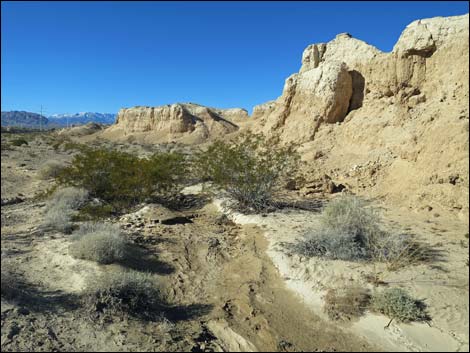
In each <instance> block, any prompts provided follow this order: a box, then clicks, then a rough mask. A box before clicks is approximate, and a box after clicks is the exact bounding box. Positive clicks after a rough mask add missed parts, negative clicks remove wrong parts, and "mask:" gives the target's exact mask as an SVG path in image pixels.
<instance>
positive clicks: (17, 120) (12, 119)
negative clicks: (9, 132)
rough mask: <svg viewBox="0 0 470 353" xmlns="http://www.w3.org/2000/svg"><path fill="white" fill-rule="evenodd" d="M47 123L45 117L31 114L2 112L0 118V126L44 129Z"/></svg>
mask: <svg viewBox="0 0 470 353" xmlns="http://www.w3.org/2000/svg"><path fill="white" fill-rule="evenodd" d="M48 123H49V120H48V119H47V118H46V117H45V116H43V115H40V114H36V113H31V112H24V111H11V112H2V116H1V125H2V126H18V127H28V128H40V127H41V126H42V127H46V126H47V124H48Z"/></svg>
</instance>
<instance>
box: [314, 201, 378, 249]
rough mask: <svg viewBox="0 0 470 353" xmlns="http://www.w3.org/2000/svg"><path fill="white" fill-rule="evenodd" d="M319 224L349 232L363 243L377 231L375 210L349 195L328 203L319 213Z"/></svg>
mask: <svg viewBox="0 0 470 353" xmlns="http://www.w3.org/2000/svg"><path fill="white" fill-rule="evenodd" d="M321 224H322V226H323V227H325V228H328V229H334V230H339V231H342V232H346V233H348V234H351V235H352V236H355V237H357V238H358V239H357V240H359V241H361V242H363V243H366V242H367V238H368V237H369V236H370V235H372V234H375V233H376V232H378V231H379V217H378V213H377V211H376V210H375V209H374V208H371V207H367V206H366V204H365V202H364V201H363V200H361V199H360V198H358V197H355V196H350V195H342V196H340V197H339V198H336V199H334V200H333V201H331V202H330V203H328V205H327V206H326V207H325V208H324V210H323V213H322V215H321Z"/></svg>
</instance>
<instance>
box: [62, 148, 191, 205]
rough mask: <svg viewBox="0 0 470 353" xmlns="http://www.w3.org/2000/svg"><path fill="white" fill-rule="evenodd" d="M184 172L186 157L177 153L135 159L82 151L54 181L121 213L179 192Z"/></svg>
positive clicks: (106, 151) (126, 154) (93, 151)
mask: <svg viewBox="0 0 470 353" xmlns="http://www.w3.org/2000/svg"><path fill="white" fill-rule="evenodd" d="M185 172H186V164H185V156H184V155H182V154H179V153H173V152H172V153H155V154H153V155H152V156H150V158H138V157H137V156H134V155H132V154H129V153H125V152H119V151H109V150H106V149H85V150H82V151H81V152H80V153H79V154H77V155H76V156H74V158H73V160H72V163H71V165H70V166H68V167H66V168H64V169H63V170H62V172H61V173H60V174H59V175H58V177H57V180H58V182H59V184H63V185H71V186H77V187H81V188H84V189H86V190H88V191H89V193H90V196H91V197H94V198H98V199H100V200H103V201H104V202H105V203H106V204H110V205H112V206H113V207H114V208H115V209H116V210H119V211H121V210H124V209H127V208H129V207H131V206H133V205H136V204H138V203H141V202H144V201H145V200H148V199H149V198H151V197H154V196H155V195H160V196H161V195H168V194H174V193H177V192H179V187H180V184H181V183H182V181H183V179H184V177H185Z"/></svg>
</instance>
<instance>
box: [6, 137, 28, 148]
mask: <svg viewBox="0 0 470 353" xmlns="http://www.w3.org/2000/svg"><path fill="white" fill-rule="evenodd" d="M10 144H11V145H12V146H17V147H18V146H22V145H28V141H26V140H25V139H24V138H23V137H18V138H15V139H13V140H11V141H10Z"/></svg>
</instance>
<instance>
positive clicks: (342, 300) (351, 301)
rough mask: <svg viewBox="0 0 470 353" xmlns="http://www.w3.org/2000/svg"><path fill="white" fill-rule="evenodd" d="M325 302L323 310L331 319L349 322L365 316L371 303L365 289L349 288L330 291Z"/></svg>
mask: <svg viewBox="0 0 470 353" xmlns="http://www.w3.org/2000/svg"><path fill="white" fill-rule="evenodd" d="M324 300H325V304H324V307H323V310H324V311H325V312H326V314H327V315H328V317H329V318H330V319H332V320H343V321H347V320H352V319H354V318H357V317H360V316H362V315H363V314H364V312H365V311H366V309H367V308H368V306H369V303H370V294H369V292H368V291H367V290H366V289H364V288H361V287H357V286H349V287H345V288H341V289H330V290H328V291H327V293H326V295H325V297H324Z"/></svg>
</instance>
